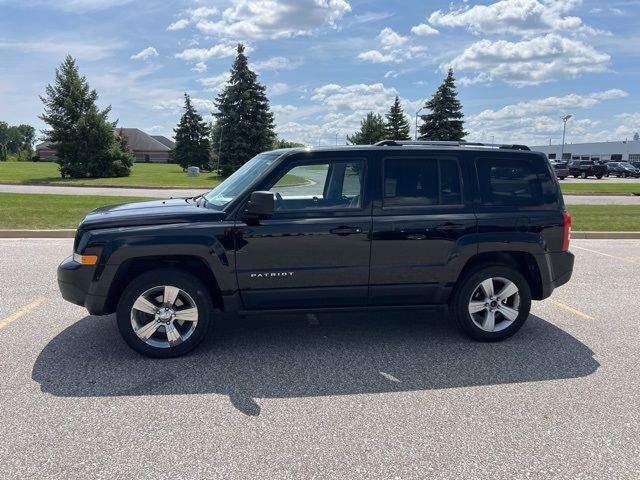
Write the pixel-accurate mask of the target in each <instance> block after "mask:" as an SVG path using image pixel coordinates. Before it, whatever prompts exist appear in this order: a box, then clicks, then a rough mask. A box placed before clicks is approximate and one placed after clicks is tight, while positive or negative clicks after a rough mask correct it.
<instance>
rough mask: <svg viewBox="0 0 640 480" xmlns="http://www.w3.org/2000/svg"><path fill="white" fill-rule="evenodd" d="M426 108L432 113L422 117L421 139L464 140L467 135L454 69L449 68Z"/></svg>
mask: <svg viewBox="0 0 640 480" xmlns="http://www.w3.org/2000/svg"><path fill="white" fill-rule="evenodd" d="M425 108H428V109H429V110H431V113H430V114H428V115H422V116H421V117H420V118H422V122H423V123H422V125H420V139H421V140H462V139H463V138H464V137H465V136H466V135H467V132H465V131H464V121H463V119H464V114H463V113H462V104H461V103H460V100H458V92H457V91H456V84H455V78H454V77H453V69H451V68H450V69H449V73H448V74H447V78H445V79H444V81H443V82H442V84H441V85H440V86H439V87H438V90H437V91H436V93H435V94H434V95H433V97H432V98H431V100H429V101H428V102H427V103H426V104H425Z"/></svg>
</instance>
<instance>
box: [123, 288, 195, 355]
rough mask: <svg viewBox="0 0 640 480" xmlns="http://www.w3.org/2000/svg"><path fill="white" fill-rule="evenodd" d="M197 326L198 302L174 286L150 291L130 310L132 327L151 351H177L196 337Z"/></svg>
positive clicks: (139, 298)
mask: <svg viewBox="0 0 640 480" xmlns="http://www.w3.org/2000/svg"><path fill="white" fill-rule="evenodd" d="M197 324H198V307H197V306H196V302H195V301H194V300H193V298H192V297H191V296H190V295H189V294H188V293H187V292H185V291H184V290H181V289H180V288H178V287H174V286H171V285H159V286H157V287H153V288H150V289H148V290H147V291H145V292H143V293H142V294H141V295H140V296H139V297H138V298H137V299H136V301H135V302H134V303H133V306H132V307H131V327H132V328H133V331H134V333H135V334H136V336H137V337H138V338H139V339H140V340H142V341H143V342H144V343H146V344H147V345H149V346H151V347H155V348H172V347H176V346H178V345H180V344H181V343H183V342H185V341H186V340H187V339H188V338H189V337H190V336H191V335H192V334H193V332H194V331H195V329H196V326H197Z"/></svg>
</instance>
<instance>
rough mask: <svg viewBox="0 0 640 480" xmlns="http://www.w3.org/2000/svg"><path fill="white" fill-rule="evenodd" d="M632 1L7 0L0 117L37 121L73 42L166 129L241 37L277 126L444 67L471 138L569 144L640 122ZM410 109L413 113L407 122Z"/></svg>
mask: <svg viewBox="0 0 640 480" xmlns="http://www.w3.org/2000/svg"><path fill="white" fill-rule="evenodd" d="M639 22H640V0H612V1H608V2H600V1H589V0H583V1H580V0H564V1H560V0H501V1H487V0H485V1H481V2H480V1H454V2H451V3H450V2H446V1H396V2H389V1H382V0H370V1H365V0H217V1H204V0H189V1H187V0H185V1H173V2H146V1H129V0H56V1H44V0H42V1H40V0H15V1H14V0H0V119H1V120H5V121H7V122H9V123H10V124H17V123H28V124H31V125H34V126H36V127H37V128H38V129H41V128H43V127H44V125H43V124H42V123H41V122H40V120H38V119H37V115H38V114H40V113H41V111H42V104H41V102H40V100H39V98H38V95H40V94H42V93H43V92H44V88H45V85H46V84H47V83H49V82H52V81H53V75H54V69H55V67H56V66H57V65H58V64H59V63H60V62H61V61H62V59H63V58H64V56H65V54H66V53H70V54H71V55H73V56H75V57H76V58H77V59H78V63H79V66H80V69H81V72H82V73H83V74H84V75H86V77H87V78H88V80H89V82H90V84H91V86H92V87H93V88H95V89H97V90H98V93H99V95H100V103H101V105H107V104H111V105H112V108H113V110H112V118H113V119H118V120H119V125H120V126H123V127H138V128H141V129H143V130H145V131H148V132H151V133H159V134H166V135H170V134H171V133H172V129H173V127H174V126H175V124H176V123H177V120H178V118H179V115H180V107H181V105H182V93H183V92H185V91H186V92H189V94H190V95H191V96H192V98H193V99H194V102H195V104H196V105H197V106H198V108H199V110H200V111H201V113H202V114H203V115H205V116H206V117H207V118H210V113H211V110H212V109H213V108H214V107H213V102H212V100H213V99H214V98H215V96H216V95H217V92H218V91H219V90H220V88H221V85H223V84H224V81H225V78H226V77H225V75H226V73H227V72H228V70H229V67H230V65H231V63H232V61H233V56H234V53H235V52H234V50H235V44H236V43H237V42H239V41H240V42H243V43H245V44H246V45H247V47H248V49H249V57H250V62H251V64H252V66H253V67H254V68H255V69H256V70H257V71H258V73H259V75H260V80H261V82H262V83H264V84H265V85H267V87H268V93H269V97H270V101H271V106H272V109H273V111H274V113H275V116H276V123H277V131H278V133H279V135H280V136H281V137H283V138H286V139H289V140H298V141H303V142H305V143H309V144H319V143H321V144H332V143H335V141H336V135H337V136H338V141H339V142H340V143H344V141H345V135H346V134H349V133H352V132H353V131H354V130H355V129H356V128H357V127H358V124H359V121H360V119H361V118H362V117H363V116H364V115H365V114H366V112H367V111H370V110H374V111H377V112H380V113H384V112H385V111H386V110H387V109H388V107H389V105H390V104H391V102H392V100H393V97H394V96H395V95H396V94H397V95H399V96H400V98H401V99H402V101H403V104H404V106H405V109H406V112H407V114H408V115H409V116H410V117H412V118H413V116H414V115H415V111H416V109H417V108H419V107H420V106H421V105H422V104H423V102H424V100H425V99H428V98H429V97H430V96H431V94H432V93H433V91H434V90H435V89H436V88H437V86H438V84H439V83H440V82H441V80H442V78H443V76H444V74H445V71H446V69H447V68H448V67H449V66H453V67H454V69H455V73H456V77H457V79H458V88H459V93H460V98H461V100H462V102H463V105H464V113H465V115H466V121H467V124H466V128H467V130H468V131H469V132H470V135H469V137H468V138H469V139H470V140H480V141H490V140H491V139H492V138H494V139H495V141H496V142H524V143H529V144H532V145H535V144H547V143H549V140H550V139H552V140H554V141H556V142H557V141H559V139H560V137H561V129H562V122H561V120H560V117H561V116H562V115H563V114H566V113H571V114H574V115H575V117H574V118H573V119H572V120H571V121H570V123H569V125H568V130H567V139H568V141H569V142H579V141H605V140H620V139H624V138H631V137H632V136H633V133H634V132H636V131H637V130H640V100H639V99H640V97H639V95H640V32H639V31H638V29H637V25H638V24H639ZM412 123H413V120H412Z"/></svg>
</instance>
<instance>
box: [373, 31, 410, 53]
mask: <svg viewBox="0 0 640 480" xmlns="http://www.w3.org/2000/svg"><path fill="white" fill-rule="evenodd" d="M378 40H380V43H381V44H382V47H383V48H388V49H393V48H400V47H402V46H403V45H404V44H405V43H407V42H408V41H409V39H408V38H407V37H403V36H402V35H399V34H398V33H396V32H395V31H394V30H393V29H391V28H389V27H386V28H384V29H382V31H381V32H380V33H379V34H378Z"/></svg>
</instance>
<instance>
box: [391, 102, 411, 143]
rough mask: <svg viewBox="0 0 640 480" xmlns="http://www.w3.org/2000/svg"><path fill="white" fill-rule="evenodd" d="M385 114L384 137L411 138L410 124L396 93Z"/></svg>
mask: <svg viewBox="0 0 640 480" xmlns="http://www.w3.org/2000/svg"><path fill="white" fill-rule="evenodd" d="M385 116H386V118H387V128H386V132H387V134H386V138H387V139H388V140H411V125H410V124H409V121H408V120H407V117H406V116H405V114H404V110H403V109H402V105H401V104H400V98H398V96H397V95H396V99H395V100H394V102H393V105H391V108H390V109H389V113H387V114H386V115H385Z"/></svg>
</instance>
